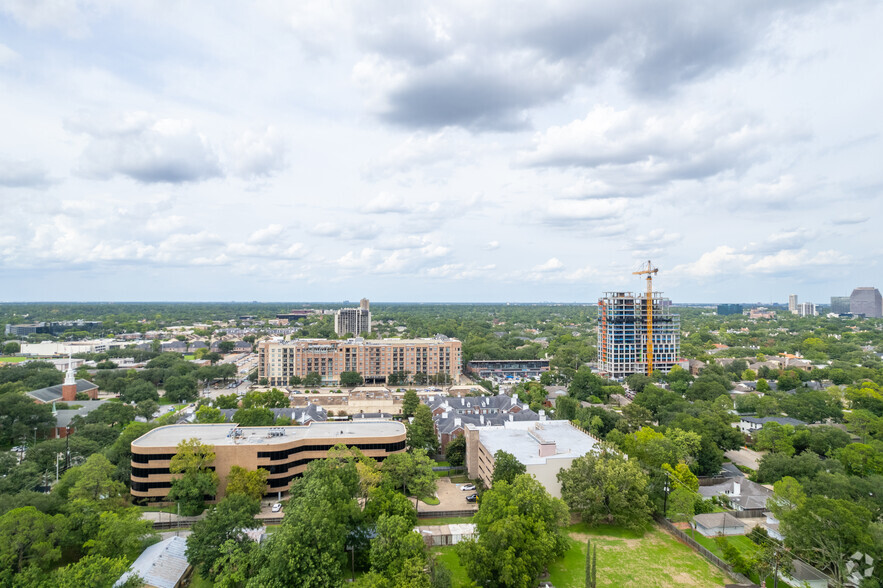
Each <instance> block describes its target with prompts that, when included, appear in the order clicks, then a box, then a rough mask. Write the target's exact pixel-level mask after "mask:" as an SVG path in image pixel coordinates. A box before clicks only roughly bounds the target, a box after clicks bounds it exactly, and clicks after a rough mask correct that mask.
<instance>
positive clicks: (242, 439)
mask: <svg viewBox="0 0 883 588" xmlns="http://www.w3.org/2000/svg"><path fill="white" fill-rule="evenodd" d="M234 429H239V430H240V431H241V432H242V435H241V436H239V437H234V436H233V430H234ZM271 433H275V434H276V435H275V436H274V435H272V434H271ZM280 433H281V434H280ZM404 434H405V425H403V424H402V423H400V422H397V421H386V420H367V419H366V420H360V421H351V422H350V421H347V422H333V421H332V422H325V423H317V422H314V421H311V422H310V424H308V425H303V426H299V427H239V426H237V425H236V424H234V423H221V424H212V425H166V426H164V427H158V428H156V429H153V430H152V431H148V432H147V433H145V434H144V435H142V436H140V437H138V438H137V439H135V440H134V441H132V446H133V447H176V446H177V445H178V443H180V442H181V441H184V440H185V439H192V438H196V439H199V440H200V442H202V443H206V444H210V445H221V446H223V445H268V446H269V445H276V444H280V443H289V442H291V441H296V440H299V439H325V440H330V441H333V442H334V443H337V442H342V443H346V442H347V439H354V438H357V437H398V436H400V435H404Z"/></svg>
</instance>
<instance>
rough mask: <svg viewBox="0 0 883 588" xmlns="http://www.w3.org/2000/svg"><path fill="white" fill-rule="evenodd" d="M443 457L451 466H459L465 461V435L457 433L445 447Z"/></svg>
mask: <svg viewBox="0 0 883 588" xmlns="http://www.w3.org/2000/svg"><path fill="white" fill-rule="evenodd" d="M445 459H446V460H448V463H450V464H451V465H452V466H461V465H463V464H464V463H466V437H464V436H463V435H457V436H456V437H454V438H453V439H451V441H450V442H448V446H447V447H446V448H445Z"/></svg>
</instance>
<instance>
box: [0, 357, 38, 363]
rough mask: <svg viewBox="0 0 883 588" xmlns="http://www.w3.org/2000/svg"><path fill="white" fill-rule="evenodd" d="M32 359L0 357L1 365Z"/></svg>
mask: <svg viewBox="0 0 883 588" xmlns="http://www.w3.org/2000/svg"><path fill="white" fill-rule="evenodd" d="M29 359H31V358H30V357H0V363H18V362H20V361H27V360H29Z"/></svg>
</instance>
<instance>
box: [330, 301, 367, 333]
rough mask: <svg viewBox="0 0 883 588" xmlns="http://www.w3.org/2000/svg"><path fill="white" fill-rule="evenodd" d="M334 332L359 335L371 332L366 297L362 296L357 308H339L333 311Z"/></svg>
mask: <svg viewBox="0 0 883 588" xmlns="http://www.w3.org/2000/svg"><path fill="white" fill-rule="evenodd" d="M334 332H335V333H337V334H338V335H346V334H348V333H349V334H352V335H355V336H357V337H358V336H359V335H361V334H363V333H370V332H371V310H370V309H369V303H368V299H367V298H362V300H361V301H360V302H359V308H341V309H340V310H338V311H335V313H334Z"/></svg>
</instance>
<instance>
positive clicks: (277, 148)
mask: <svg viewBox="0 0 883 588" xmlns="http://www.w3.org/2000/svg"><path fill="white" fill-rule="evenodd" d="M286 152H287V149H286V146H285V141H284V138H283V136H282V133H281V132H280V131H279V130H278V129H277V128H275V127H272V126H270V127H267V128H266V129H265V130H264V131H263V132H260V133H256V132H252V131H246V132H244V133H243V134H242V135H240V136H239V137H238V138H237V139H236V140H235V141H233V142H232V144H231V145H229V146H228V147H227V149H226V150H225V160H227V162H228V163H227V167H228V168H229V169H230V170H232V172H233V173H235V174H236V175H238V176H241V177H244V178H259V177H264V176H272V175H273V174H275V173H276V172H278V171H281V170H282V169H284V167H285V156H286Z"/></svg>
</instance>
